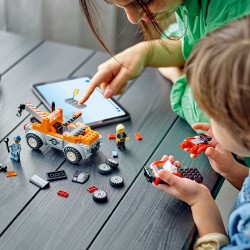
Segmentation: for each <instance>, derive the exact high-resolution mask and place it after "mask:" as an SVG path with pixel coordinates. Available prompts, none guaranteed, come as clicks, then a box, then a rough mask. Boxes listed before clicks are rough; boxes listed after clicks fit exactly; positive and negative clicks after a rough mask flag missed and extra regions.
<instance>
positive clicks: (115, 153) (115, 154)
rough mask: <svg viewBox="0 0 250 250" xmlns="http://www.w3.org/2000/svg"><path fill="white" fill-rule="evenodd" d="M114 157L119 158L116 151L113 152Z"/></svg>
mask: <svg viewBox="0 0 250 250" xmlns="http://www.w3.org/2000/svg"><path fill="white" fill-rule="evenodd" d="M112 156H113V157H114V158H118V152H117V151H116V150H112Z"/></svg>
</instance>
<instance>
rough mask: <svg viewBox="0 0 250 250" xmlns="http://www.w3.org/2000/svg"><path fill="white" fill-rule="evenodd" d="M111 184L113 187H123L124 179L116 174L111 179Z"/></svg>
mask: <svg viewBox="0 0 250 250" xmlns="http://www.w3.org/2000/svg"><path fill="white" fill-rule="evenodd" d="M109 184H110V185H111V186H112V187H117V188H118V187H122V186H123V185H124V180H123V178H122V177H121V176H118V175H115V176H113V177H111V178H110V179H109Z"/></svg>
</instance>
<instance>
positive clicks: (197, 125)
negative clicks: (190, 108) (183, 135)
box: [190, 123, 218, 158]
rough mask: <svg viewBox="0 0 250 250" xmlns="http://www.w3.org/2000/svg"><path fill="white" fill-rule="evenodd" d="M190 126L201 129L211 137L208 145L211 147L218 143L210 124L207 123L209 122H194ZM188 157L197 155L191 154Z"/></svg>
mask: <svg viewBox="0 0 250 250" xmlns="http://www.w3.org/2000/svg"><path fill="white" fill-rule="evenodd" d="M192 128H193V129H194V130H203V131H205V132H206V134H207V135H208V136H210V137H211V138H212V140H211V141H210V142H209V145H210V146H211V147H215V146H216V145H217V144H218V142H217V141H216V139H215V138H214V135H213V131H212V127H211V124H209V123H195V124H193V125H192ZM190 157H191V158H195V157H197V155H195V154H191V155H190Z"/></svg>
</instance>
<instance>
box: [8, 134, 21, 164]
mask: <svg viewBox="0 0 250 250" xmlns="http://www.w3.org/2000/svg"><path fill="white" fill-rule="evenodd" d="M20 141H21V137H20V136H19V135H17V136H15V137H14V142H13V143H12V144H11V145H10V146H9V149H10V159H12V160H14V161H20V151H21V145H20Z"/></svg>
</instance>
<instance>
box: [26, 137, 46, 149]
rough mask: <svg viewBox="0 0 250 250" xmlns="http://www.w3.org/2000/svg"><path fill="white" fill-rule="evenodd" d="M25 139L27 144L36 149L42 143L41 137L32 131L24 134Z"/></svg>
mask: <svg viewBox="0 0 250 250" xmlns="http://www.w3.org/2000/svg"><path fill="white" fill-rule="evenodd" d="M26 141H27V144H28V146H29V147H30V148H32V149H33V150H38V149H39V148H40V147H42V145H43V141H42V140H41V138H40V137H39V136H38V135H36V134H33V133H30V134H27V135H26Z"/></svg>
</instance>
